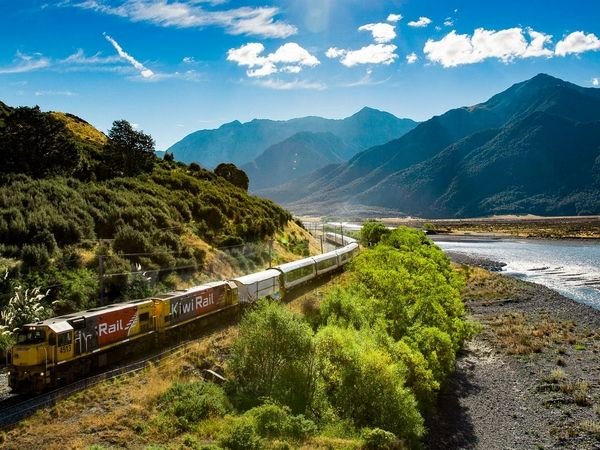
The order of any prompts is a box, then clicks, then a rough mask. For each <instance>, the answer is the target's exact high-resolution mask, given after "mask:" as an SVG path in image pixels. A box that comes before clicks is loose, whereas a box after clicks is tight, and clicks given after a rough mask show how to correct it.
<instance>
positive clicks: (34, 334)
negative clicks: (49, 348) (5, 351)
mask: <svg viewBox="0 0 600 450" xmlns="http://www.w3.org/2000/svg"><path fill="white" fill-rule="evenodd" d="M45 341H46V332H45V331H44V330H42V329H39V328H34V329H24V330H21V331H20V332H19V334H18V335H17V344H25V345H26V344H39V343H41V342H45Z"/></svg>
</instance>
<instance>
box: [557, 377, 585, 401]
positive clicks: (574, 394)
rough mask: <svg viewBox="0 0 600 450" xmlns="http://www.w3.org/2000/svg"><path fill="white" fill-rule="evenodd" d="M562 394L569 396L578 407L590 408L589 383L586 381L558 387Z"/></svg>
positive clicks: (566, 383) (568, 383) (562, 384)
mask: <svg viewBox="0 0 600 450" xmlns="http://www.w3.org/2000/svg"><path fill="white" fill-rule="evenodd" d="M558 389H559V390H560V392H562V393H563V394H567V395H569V396H570V397H571V398H572V399H573V401H574V402H575V403H576V404H577V405H579V406H590V405H591V400H590V383H589V382H588V381H576V382H565V383H561V384H560V385H559V386H558Z"/></svg>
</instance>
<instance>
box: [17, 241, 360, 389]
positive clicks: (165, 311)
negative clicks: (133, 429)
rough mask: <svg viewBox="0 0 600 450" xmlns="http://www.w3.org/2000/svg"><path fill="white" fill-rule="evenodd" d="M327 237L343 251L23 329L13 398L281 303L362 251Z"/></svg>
mask: <svg viewBox="0 0 600 450" xmlns="http://www.w3.org/2000/svg"><path fill="white" fill-rule="evenodd" d="M325 238H326V239H327V240H328V241H330V242H332V243H334V244H336V245H338V246H341V247H339V248H337V249H336V250H333V251H330V252H327V253H323V254H321V255H317V256H312V257H308V258H304V259H301V260H297V261H293V262H290V263H286V264H281V265H278V266H275V267H273V268H270V269H266V270H263V271H260V272H256V273H252V274H249V275H244V276H241V277H237V278H233V279H231V280H223V281H216V282H211V283H206V284H202V285H199V286H194V287H191V288H189V289H185V290H177V291H172V292H167V293H164V294H160V295H156V296H154V297H151V298H144V299H139V300H131V301H126V302H122V303H116V304H111V305H107V306H100V307H97V308H92V309H88V310H86V311H80V312H76V313H72V314H68V315H63V316H59V317H53V318H50V319H47V320H43V321H39V322H35V323H29V324H26V325H24V326H23V327H22V328H21V329H20V331H19V332H18V334H17V342H16V344H15V345H14V346H12V348H11V349H10V350H9V352H8V367H9V386H10V387H11V389H12V390H13V392H18V393H26V392H36V393H37V392H42V391H44V390H47V389H49V388H53V387H57V386H61V385H64V384H69V383H71V382H73V381H75V380H77V379H79V378H83V377H85V376H86V375H88V374H89V373H91V372H92V371H93V370H97V369H99V368H102V367H105V366H107V365H109V364H112V363H113V362H114V360H116V359H117V357H119V356H122V355H123V354H125V353H127V352H128V351H129V350H131V349H132V348H134V346H135V344H136V343H139V342H142V341H143V342H145V343H146V344H147V343H148V342H151V343H157V342H159V339H160V337H165V336H168V335H169V333H172V332H173V330H180V329H181V327H183V326H184V325H187V324H192V323H200V322H203V321H204V319H206V318H208V317H210V316H214V315H215V314H217V313H220V312H223V311H225V310H227V309H230V308H234V307H237V306H238V305H243V304H251V303H254V302H256V301H258V300H260V299H262V298H267V297H269V298H272V299H276V300H282V299H284V298H285V295H286V293H288V292H290V291H291V290H293V289H295V288H296V287H298V286H300V285H302V284H304V283H308V282H310V281H311V280H314V279H316V278H318V277H320V276H323V275H325V274H328V273H330V272H333V271H335V270H338V269H341V268H343V267H344V265H345V264H347V263H348V261H350V260H351V259H352V257H353V256H354V255H355V254H356V253H357V252H358V250H359V246H358V243H357V242H356V241H355V240H354V239H352V238H349V237H340V236H338V235H336V234H334V233H328V234H327V235H326V236H325ZM151 345H152V344H151Z"/></svg>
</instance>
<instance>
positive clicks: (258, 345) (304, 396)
mask: <svg viewBox="0 0 600 450" xmlns="http://www.w3.org/2000/svg"><path fill="white" fill-rule="evenodd" d="M230 367H231V370H232V372H233V373H234V375H235V386H234V388H235V391H236V392H237V394H238V396H239V398H240V400H241V402H242V403H243V404H244V403H245V404H250V405H251V404H252V403H256V399H258V398H260V397H270V398H272V399H273V400H275V401H277V402H280V403H281V404H283V405H287V406H289V407H290V408H291V409H292V411H294V412H304V411H305V410H306V408H307V407H308V406H309V404H310V401H311V399H312V394H313V389H314V377H315V373H314V360H313V349H312V330H311V329H310V327H309V326H308V324H307V323H306V322H304V321H303V320H302V318H301V317H300V316H298V315H296V314H294V313H293V312H291V311H289V310H287V309H286V308H284V307H283V306H281V304H279V303H275V302H272V301H268V300H265V301H261V302H259V303H258V305H257V307H256V309H254V310H253V311H251V312H249V313H248V314H246V315H245V316H244V318H243V320H242V323H241V324H240V334H239V338H238V339H237V340H236V342H235V343H234V345H233V349H232V356H231V361H230Z"/></svg>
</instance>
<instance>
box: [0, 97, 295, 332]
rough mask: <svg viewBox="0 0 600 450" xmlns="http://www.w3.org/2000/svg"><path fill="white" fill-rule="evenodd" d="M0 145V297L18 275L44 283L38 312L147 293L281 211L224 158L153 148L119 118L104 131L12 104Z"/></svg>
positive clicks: (285, 216) (263, 232) (271, 230)
mask: <svg viewBox="0 0 600 450" xmlns="http://www.w3.org/2000/svg"><path fill="white" fill-rule="evenodd" d="M0 153H2V154H3V155H5V157H4V164H3V165H2V166H1V167H0V271H1V272H0V274H1V276H0V308H2V309H4V308H5V307H6V305H7V303H8V301H9V299H10V298H11V297H13V294H14V293H15V292H16V291H15V290H16V289H17V288H18V287H19V286H23V287H24V288H31V287H34V286H37V287H40V288H41V292H42V293H45V292H46V291H49V292H48V294H47V295H45V296H43V301H42V304H41V306H42V307H43V310H42V313H41V315H42V316H44V315H46V316H47V315H49V314H58V313H67V312H71V311H73V310H79V309H83V308H86V307H91V306H95V304H96V302H97V301H98V299H99V298H100V297H102V298H103V300H104V301H105V302H111V301H115V300H119V299H128V298H140V297H144V296H148V295H151V294H152V293H153V292H155V291H156V290H159V289H166V288H173V287H175V286H176V285H177V284H178V283H179V282H180V280H181V279H182V278H184V279H186V278H193V277H195V276H197V275H198V274H199V273H200V271H201V270H202V269H203V268H204V267H205V265H206V258H207V252H208V251H210V249H212V248H214V247H232V246H234V247H235V246H240V245H242V244H243V243H245V242H262V241H263V240H264V239H265V238H266V237H268V236H273V235H274V234H275V233H276V232H277V231H279V230H282V229H283V227H284V226H285V225H286V224H287V222H288V221H289V220H290V219H291V216H290V214H289V213H288V212H286V211H284V210H283V209H281V208H280V207H278V206H277V205H275V204H274V203H272V202H271V201H269V200H263V199H260V198H257V197H252V196H249V195H248V194H247V192H246V189H247V185H248V179H247V177H246V176H245V174H244V173H243V172H242V171H241V170H239V169H237V168H236V167H235V166H233V165H222V166H221V167H217V169H215V172H213V171H209V170H205V169H203V168H201V167H200V166H198V165H197V164H191V165H189V166H188V165H185V164H183V163H176V162H174V161H173V160H172V159H170V160H169V159H168V158H167V160H159V159H157V158H156V157H155V156H154V142H153V140H152V138H151V137H150V136H148V135H146V134H144V133H142V132H138V131H135V130H134V129H133V128H132V127H131V125H130V124H129V123H128V122H126V121H116V122H115V123H114V124H113V127H112V128H111V130H110V132H109V134H108V136H105V135H104V134H103V133H101V132H99V131H98V130H96V129H94V128H93V127H92V126H91V125H89V124H88V123H87V122H85V121H83V120H81V119H79V118H77V117H75V116H71V115H69V114H62V113H44V112H41V111H40V110H39V108H15V109H13V110H9V111H8V113H7V114H6V115H5V116H4V124H3V125H2V127H0ZM265 257H268V252H266V253H265V249H262V250H260V251H259V252H258V254H257V255H254V256H251V258H254V263H253V264H257V265H260V264H261V263H262V260H263V259H264V258H265ZM261 258H262V259H261ZM252 267H253V266H252V265H251V266H248V267H247V269H248V270H251V269H252ZM99 274H100V275H99ZM100 281H101V283H100ZM13 325H16V324H13Z"/></svg>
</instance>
